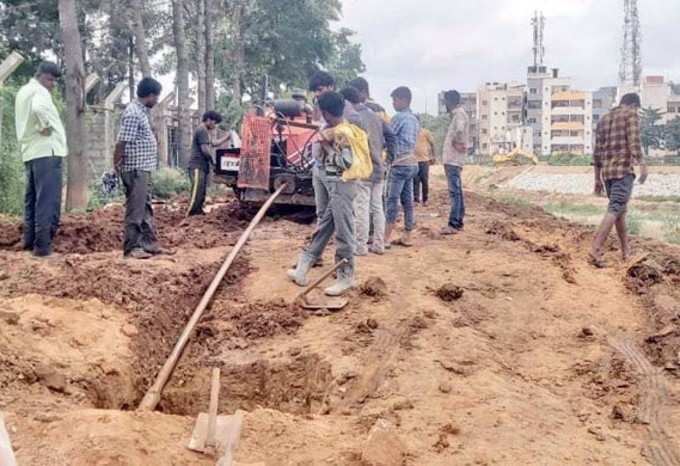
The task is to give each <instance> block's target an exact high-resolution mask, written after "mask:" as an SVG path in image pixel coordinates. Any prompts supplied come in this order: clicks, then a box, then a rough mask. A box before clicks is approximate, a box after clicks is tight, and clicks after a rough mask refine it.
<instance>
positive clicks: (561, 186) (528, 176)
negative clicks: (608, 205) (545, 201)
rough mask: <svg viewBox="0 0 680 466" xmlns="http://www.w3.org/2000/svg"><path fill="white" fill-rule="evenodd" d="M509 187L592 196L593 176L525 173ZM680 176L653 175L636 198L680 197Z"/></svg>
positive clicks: (508, 184) (637, 193)
mask: <svg viewBox="0 0 680 466" xmlns="http://www.w3.org/2000/svg"><path fill="white" fill-rule="evenodd" d="M507 187H509V188H513V189H522V190H525V191H544V192H551V193H561V194H590V193H592V192H593V175H578V174H573V175H569V174H565V175H560V174H540V173H523V174H521V175H519V176H516V177H515V178H513V179H512V180H510V181H509V182H508V183H507ZM678 195H680V175H661V174H652V175H650V176H649V178H648V179H647V182H646V183H645V184H644V185H640V184H636V185H635V190H634V191H633V196H634V197H639V196H678Z"/></svg>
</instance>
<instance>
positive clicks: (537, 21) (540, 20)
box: [531, 11, 545, 69]
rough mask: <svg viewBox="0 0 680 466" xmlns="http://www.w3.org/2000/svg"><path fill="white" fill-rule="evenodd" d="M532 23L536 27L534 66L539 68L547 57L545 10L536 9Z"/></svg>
mask: <svg viewBox="0 0 680 466" xmlns="http://www.w3.org/2000/svg"><path fill="white" fill-rule="evenodd" d="M531 25H532V26H533V27H534V48H533V51H534V67H535V68H536V69H538V67H539V66H543V64H544V63H543V61H544V59H545V45H544V44H545V43H544V41H543V37H544V32H545V16H543V12H539V11H536V12H535V13H534V17H533V18H532V19H531Z"/></svg>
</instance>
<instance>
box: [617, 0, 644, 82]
mask: <svg viewBox="0 0 680 466" xmlns="http://www.w3.org/2000/svg"><path fill="white" fill-rule="evenodd" d="M623 10H624V15H625V19H624V26H623V47H622V48H621V67H620V69H619V84H620V86H624V87H634V88H638V87H639V86H640V83H641V81H642V51H641V44H642V33H641V31H640V15H639V12H638V2H637V0H623Z"/></svg>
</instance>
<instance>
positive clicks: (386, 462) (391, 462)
mask: <svg viewBox="0 0 680 466" xmlns="http://www.w3.org/2000/svg"><path fill="white" fill-rule="evenodd" d="M404 456H405V450H404V444H403V443H402V441H401V439H400V438H399V436H398V435H397V433H396V429H395V427H394V426H393V425H392V424H390V423H389V422H387V421H385V420H382V419H381V420H378V422H376V423H375V425H374V426H373V428H372V429H371V432H370V433H369V434H368V437H367V439H366V442H365V444H364V447H363V448H362V450H361V460H362V461H363V462H364V464H365V465H366V466H401V465H402V464H403V461H404Z"/></svg>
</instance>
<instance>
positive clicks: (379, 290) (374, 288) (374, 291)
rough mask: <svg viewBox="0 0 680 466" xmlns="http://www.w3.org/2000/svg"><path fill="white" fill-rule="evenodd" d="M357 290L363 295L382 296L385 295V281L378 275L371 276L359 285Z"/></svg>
mask: <svg viewBox="0 0 680 466" xmlns="http://www.w3.org/2000/svg"><path fill="white" fill-rule="evenodd" d="M359 291H360V292H361V294H362V295H364V296H369V297H371V298H383V297H385V296H387V283H385V281H384V280H383V279H382V278H380V277H371V278H369V279H368V280H366V281H365V282H364V283H363V284H362V285H361V286H360V287H359Z"/></svg>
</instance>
